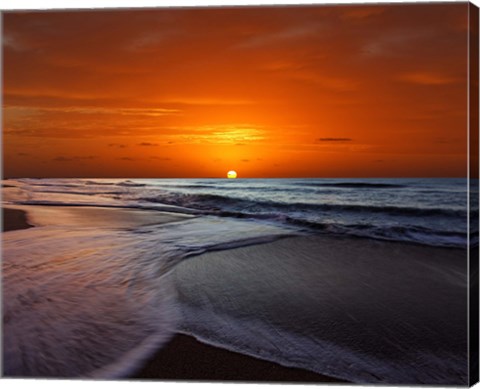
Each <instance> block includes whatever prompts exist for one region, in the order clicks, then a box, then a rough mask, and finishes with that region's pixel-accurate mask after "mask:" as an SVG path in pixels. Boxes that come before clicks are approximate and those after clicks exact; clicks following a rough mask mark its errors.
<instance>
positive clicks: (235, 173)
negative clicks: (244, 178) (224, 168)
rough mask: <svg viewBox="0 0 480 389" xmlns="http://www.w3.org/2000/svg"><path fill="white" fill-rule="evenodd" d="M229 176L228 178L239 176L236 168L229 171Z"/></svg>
mask: <svg viewBox="0 0 480 389" xmlns="http://www.w3.org/2000/svg"><path fill="white" fill-rule="evenodd" d="M227 177H228V178H237V172H236V171H235V170H230V171H229V172H228V173H227Z"/></svg>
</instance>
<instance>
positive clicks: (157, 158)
mask: <svg viewBox="0 0 480 389" xmlns="http://www.w3.org/2000/svg"><path fill="white" fill-rule="evenodd" d="M149 159H156V160H158V161H171V160H172V158H168V157H150V158H149Z"/></svg>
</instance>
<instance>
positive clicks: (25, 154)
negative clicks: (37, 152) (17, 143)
mask: <svg viewBox="0 0 480 389" xmlns="http://www.w3.org/2000/svg"><path fill="white" fill-rule="evenodd" d="M17 155H18V156H20V157H26V156H28V155H30V154H29V153H17Z"/></svg>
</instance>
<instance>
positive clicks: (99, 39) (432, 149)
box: [3, 3, 468, 178]
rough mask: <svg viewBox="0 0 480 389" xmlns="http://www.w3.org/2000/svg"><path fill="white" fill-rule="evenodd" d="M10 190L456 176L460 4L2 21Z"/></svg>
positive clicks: (464, 19) (462, 86)
mask: <svg viewBox="0 0 480 389" xmlns="http://www.w3.org/2000/svg"><path fill="white" fill-rule="evenodd" d="M3 27H4V35H3V55H4V56H3V57H4V84H3V88H4V89H3V155H4V160H3V162H4V176H6V177H12V176H14V177H153V178H155V177H158V178H162V177H224V176H225V175H226V172H227V171H228V170H230V169H234V170H237V172H238V174H239V176H240V177H375V176H377V177H403V176H412V177H413V176H417V177H418V176H420V177H428V176H446V177H453V176H459V177H462V176H465V175H466V165H467V147H466V146H467V133H466V123H467V32H468V4H467V3H456V4H441V3H437V4H430V5H426V4H400V5H393V4H390V5H369V6H360V5H355V6H314V7H307V6H300V7H288V8H287V7H264V8H258V7H255V8H224V9H218V8H217V9H155V10H136V11H132V10H129V11H126V10H117V11H95V12H92V11H83V12H71V11H68V12H7V13H5V14H4V15H3Z"/></svg>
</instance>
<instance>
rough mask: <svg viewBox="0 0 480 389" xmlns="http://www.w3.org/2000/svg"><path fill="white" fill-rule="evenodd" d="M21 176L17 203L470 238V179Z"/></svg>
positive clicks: (327, 230)
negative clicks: (468, 186)
mask: <svg viewBox="0 0 480 389" xmlns="http://www.w3.org/2000/svg"><path fill="white" fill-rule="evenodd" d="M17 182H18V183H19V185H20V186H21V187H22V188H24V190H25V193H24V194H23V195H21V194H19V195H18V198H16V199H12V202H13V203H16V204H30V205H34V204H37V205H40V204H43V205H90V206H112V207H130V208H139V209H152V210H160V211H169V212H180V213H190V214H195V215H205V216H216V217H219V218H223V219H225V220H229V219H230V220H236V219H243V220H250V221H254V222H256V223H259V224H265V225H276V226H281V227H284V228H288V229H290V230H292V231H295V232H297V231H298V232H314V233H323V234H337V235H350V236H357V237H365V238H372V239H382V240H391V241H405V242H412V243H418V244H425V245H432V246H453V247H465V246H466V244H467V193H468V192H467V180H466V179H444V178H442V179H432V178H430V179H235V180H226V179H117V180H113V179H95V180H89V179H55V180H53V179H48V180H45V179H22V180H18V181H17ZM476 213H477V214H478V210H477V211H476ZM477 243H478V242H477Z"/></svg>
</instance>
